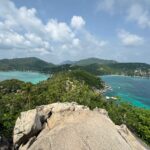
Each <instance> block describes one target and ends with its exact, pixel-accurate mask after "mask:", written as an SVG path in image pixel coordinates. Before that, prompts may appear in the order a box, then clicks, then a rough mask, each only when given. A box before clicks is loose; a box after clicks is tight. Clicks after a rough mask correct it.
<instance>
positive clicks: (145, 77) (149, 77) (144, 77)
mask: <svg viewBox="0 0 150 150" xmlns="http://www.w3.org/2000/svg"><path fill="white" fill-rule="evenodd" d="M103 76H114V77H115V76H122V77H132V78H143V79H150V76H148V77H147V76H130V75H119V74H106V75H99V77H103Z"/></svg>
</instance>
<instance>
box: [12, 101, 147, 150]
mask: <svg viewBox="0 0 150 150" xmlns="http://www.w3.org/2000/svg"><path fill="white" fill-rule="evenodd" d="M13 143H14V147H15V149H19V150H27V149H28V150H110V149H111V150H146V148H145V147H143V146H142V145H141V143H139V141H138V140H137V139H136V138H135V137H134V135H133V134H132V133H131V132H130V131H129V130H128V128H127V127H126V126H125V125H121V126H116V125H115V124H114V123H113V122H112V121H111V120H110V118H109V116H108V113H107V111H105V110H104V109H94V110H93V111H92V110H90V109H89V108H88V107H86V106H83V105H78V104H77V103H74V102H72V103H53V104H50V105H43V106H39V107H36V109H33V110H29V111H26V112H22V113H21V115H20V117H19V118H18V119H17V121H16V124H15V128H14V134H13Z"/></svg>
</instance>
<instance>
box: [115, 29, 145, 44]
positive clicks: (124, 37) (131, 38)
mask: <svg viewBox="0 0 150 150" xmlns="http://www.w3.org/2000/svg"><path fill="white" fill-rule="evenodd" d="M118 37H119V38H120V40H121V42H122V43H123V45H125V46H138V45H141V44H143V42H144V39H143V38H142V37H140V36H138V35H136V34H131V33H130V32H127V31H125V30H120V31H119V32H118Z"/></svg>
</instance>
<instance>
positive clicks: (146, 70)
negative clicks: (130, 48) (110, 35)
mask: <svg viewBox="0 0 150 150" xmlns="http://www.w3.org/2000/svg"><path fill="white" fill-rule="evenodd" d="M75 69H82V70H85V71H88V72H90V73H93V74H95V75H109V74H117V75H131V76H146V77H150V65H149V64H145V63H119V62H117V61H114V60H104V59H98V58H88V59H83V60H80V61H76V62H71V61H67V62H65V63H62V64H60V65H54V64H52V63H48V62H46V61H44V60H41V59H39V58H35V57H28V58H15V59H2V60H0V71H11V70H17V71H39V72H44V73H55V72H60V71H64V70H75Z"/></svg>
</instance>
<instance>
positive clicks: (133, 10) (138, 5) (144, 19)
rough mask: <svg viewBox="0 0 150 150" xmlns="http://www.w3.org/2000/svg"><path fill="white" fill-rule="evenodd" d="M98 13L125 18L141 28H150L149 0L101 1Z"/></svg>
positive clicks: (98, 5)
mask: <svg viewBox="0 0 150 150" xmlns="http://www.w3.org/2000/svg"><path fill="white" fill-rule="evenodd" d="M96 7H97V11H104V12H106V13H109V14H111V15H112V14H113V15H118V14H121V15H122V16H125V18H126V20H127V21H133V22H135V23H137V24H138V25H139V26H140V27H142V28H146V27H150V1H149V0H99V2H98V4H97V6H96Z"/></svg>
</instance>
